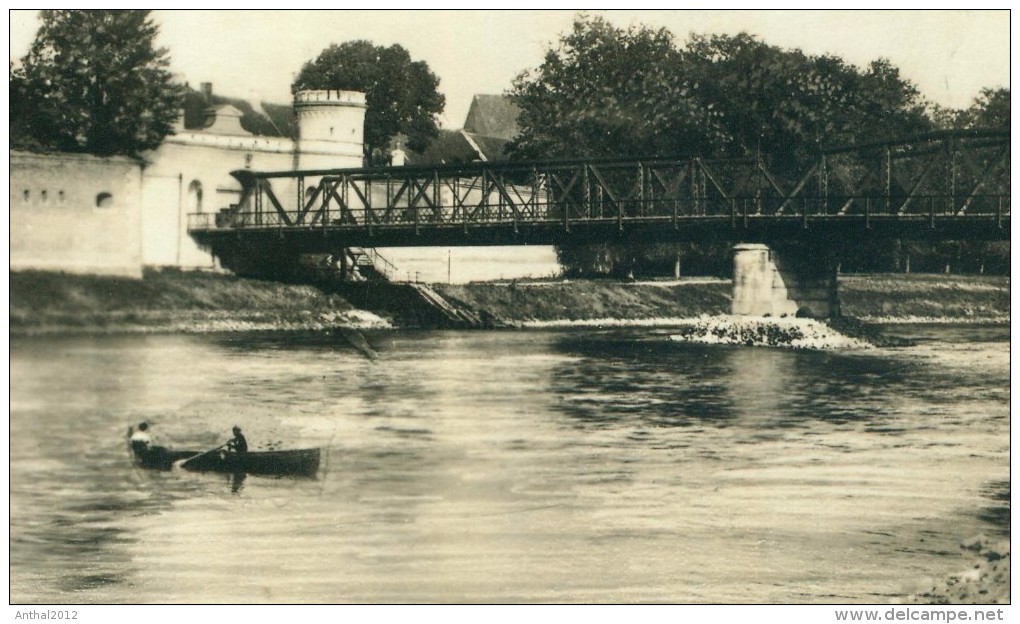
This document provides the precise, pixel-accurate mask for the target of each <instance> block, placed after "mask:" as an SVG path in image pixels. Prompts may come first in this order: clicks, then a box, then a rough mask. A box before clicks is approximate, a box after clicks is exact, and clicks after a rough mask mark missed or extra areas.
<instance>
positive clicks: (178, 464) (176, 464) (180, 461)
mask: <svg viewBox="0 0 1020 624" xmlns="http://www.w3.org/2000/svg"><path fill="white" fill-rule="evenodd" d="M228 444H230V442H224V443H223V444H221V445H219V446H217V447H216V448H212V449H209V450H208V451H203V452H201V453H199V454H198V455H192V456H191V457H185V458H184V459H178V460H177V461H175V462H174V468H180V467H181V466H183V465H184V464H186V463H188V462H189V461H191V460H193V459H198V458H199V457H205V456H206V455H208V454H209V453H215V452H216V451H218V450H220V449H221V448H223V447H224V446H226V445H228Z"/></svg>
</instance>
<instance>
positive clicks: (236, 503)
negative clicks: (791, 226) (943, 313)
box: [10, 327, 1010, 603]
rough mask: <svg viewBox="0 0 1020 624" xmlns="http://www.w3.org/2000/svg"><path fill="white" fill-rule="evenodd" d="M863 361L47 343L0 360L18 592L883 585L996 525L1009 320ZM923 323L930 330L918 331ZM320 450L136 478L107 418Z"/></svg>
mask: <svg viewBox="0 0 1020 624" xmlns="http://www.w3.org/2000/svg"><path fill="white" fill-rule="evenodd" d="M888 331H893V332H897V331H898V332H902V333H904V334H907V335H910V336H909V337H911V338H915V339H916V338H920V340H919V341H918V342H919V346H918V347H916V348H909V349H890V350H874V351H869V352H855V353H835V352H829V353H815V352H794V351H784V350H772V349H754V348H745V347H728V346H706V345H688V344H683V343H676V342H671V341H669V340H668V339H667V338H666V336H665V335H658V334H656V333H649V332H647V331H634V330H615V331H609V332H465V333H458V332H380V333H375V334H369V335H368V340H369V342H370V343H371V345H372V347H373V349H375V350H376V351H378V353H379V357H378V358H376V359H375V360H369V359H368V358H365V357H364V356H363V355H362V353H361V352H359V351H357V350H355V349H353V348H352V347H350V345H349V344H348V343H347V341H346V340H345V339H344V338H343V336H342V335H332V334H329V333H309V334H246V335H221V336H198V337H182V336H142V337H97V338H40V339H31V340H20V341H15V342H14V344H13V345H12V350H11V388H12V394H11V421H10V434H11V549H10V553H11V600H12V602H58V603H59V602H73V603H78V602H103V603H105V602H147V601H153V602H404V601H407V602H465V601H467V602H473V601H478V602H513V601H529V602H535V601H540V602H559V601H566V602H632V601H667V602H875V601H881V602H884V601H886V600H888V599H889V598H891V597H895V596H897V595H899V594H901V593H904V592H908V591H911V590H912V589H913V586H912V585H911V583H914V582H920V581H922V580H923V579H924V578H927V577H939V576H942V575H944V574H945V573H947V572H951V571H956V569H957V568H958V567H959V565H960V562H961V560H960V559H959V552H958V548H957V547H956V544H957V543H958V541H959V540H960V539H961V538H964V537H969V535H971V534H973V533H976V532H979V531H981V532H985V533H990V534H996V533H997V534H1008V524H1009V490H1010V486H1009V467H1008V457H1009V440H1008V431H1009V353H1008V332H1006V333H1004V332H1003V331H1002V330H1001V328H1000V329H995V328H975V329H974V330H973V331H971V330H969V329H967V328H943V329H941V330H940V329H933V328H930V327H926V328H923V329H918V328H891V329H889V330H888ZM940 338H941V339H940ZM141 420H148V421H150V422H152V423H154V426H153V430H154V433H155V435H156V436H157V442H159V443H165V444H169V445H171V446H175V447H177V448H212V447H214V446H216V445H218V444H220V443H222V442H223V441H224V439H225V437H226V436H228V432H229V431H230V428H231V427H232V426H233V425H234V424H241V425H242V427H243V428H244V430H245V433H246V435H248V438H249V442H250V444H251V445H252V448H253V450H259V449H261V448H266V447H267V446H276V447H278V448H304V447H316V446H317V447H322V448H323V449H324V453H323V461H322V468H321V471H320V474H319V476H318V478H316V479H288V478H267V477H261V476H251V475H249V476H245V475H224V474H202V473H188V472H178V471H172V472H155V471H147V470H141V469H138V468H135V467H133V466H132V464H131V462H130V460H129V457H128V453H127V449H126V445H125V442H124V430H125V428H126V426H127V425H129V424H133V423H137V422H139V421H141Z"/></svg>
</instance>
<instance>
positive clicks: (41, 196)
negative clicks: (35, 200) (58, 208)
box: [39, 189, 49, 204]
mask: <svg viewBox="0 0 1020 624" xmlns="http://www.w3.org/2000/svg"><path fill="white" fill-rule="evenodd" d="M47 199H49V196H48V195H47V194H46V189H43V190H42V191H41V192H40V193H39V200H40V201H42V203H44V204H45V203H46V200H47Z"/></svg>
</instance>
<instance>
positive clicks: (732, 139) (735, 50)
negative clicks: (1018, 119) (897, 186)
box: [508, 15, 1009, 274]
mask: <svg viewBox="0 0 1020 624" xmlns="http://www.w3.org/2000/svg"><path fill="white" fill-rule="evenodd" d="M508 96H509V98H510V99H511V101H513V102H514V103H515V104H516V105H517V106H518V107H519V108H520V109H521V114H520V117H519V120H518V123H519V127H520V133H519V134H518V136H517V138H516V139H515V140H514V141H513V142H512V143H511V145H510V147H509V153H510V156H511V157H512V158H519V159H548V158H602V157H628V156H629V157H645V158H647V157H669V158H689V157H693V156H701V157H706V158H712V157H754V158H758V157H760V158H761V159H762V160H763V161H765V163H766V165H767V168H768V170H769V171H770V172H771V173H773V174H775V175H777V176H778V177H779V178H780V179H783V178H785V179H786V181H787V182H791V183H792V182H793V181H795V180H797V179H798V178H799V177H800V176H801V175H802V174H803V173H804V168H805V167H806V166H807V165H808V163H810V162H812V161H814V160H815V158H816V157H817V154H818V152H819V149H820V148H823V147H834V146H839V145H847V144H855V143H856V144H865V143H871V142H878V141H883V140H891V139H897V138H903V137H908V136H911V135H916V134H919V133H922V132H926V131H929V130H933V129H935V128H936V127H1008V126H1009V89H997V90H993V89H986V90H985V91H983V92H982V94H981V96H980V97H979V98H978V99H977V100H976V101H975V103H974V105H973V106H972V107H971V108H970V109H968V110H966V111H946V110H941V111H939V110H938V109H937V107H935V106H933V105H931V104H930V103H929V102H927V101H925V99H924V98H923V97H922V96H921V94H920V92H919V91H918V89H917V88H916V87H915V86H914V85H913V84H912V83H911V82H910V81H909V80H907V79H906V78H904V77H903V76H902V75H901V74H900V72H899V70H898V69H897V68H896V67H895V66H893V65H892V64H891V63H890V62H889V61H888V60H885V59H877V60H874V61H872V62H871V63H869V64H868V65H867V66H866V67H863V68H861V67H857V66H854V65H852V64H849V63H847V62H846V61H844V60H843V59H842V58H840V57H838V56H833V55H810V54H806V53H804V52H803V51H801V50H796V49H793V50H791V49H784V48H780V47H777V46H773V45H769V44H767V43H765V42H763V41H761V40H759V39H757V38H756V37H753V36H751V35H748V34H746V33H741V34H738V35H696V36H692V37H691V38H690V39H689V40H688V41H687V42H686V43H685V44H684V45H678V44H677V42H676V41H675V39H674V37H673V35H672V34H671V33H670V32H669V31H668V30H666V29H653V28H649V27H647V26H640V25H638V26H631V27H629V28H626V29H622V28H618V27H615V26H613V25H612V24H610V23H609V22H607V21H606V20H605V19H603V18H601V17H590V16H586V15H580V16H578V17H577V18H576V19H575V21H574V24H573V28H572V30H571V31H569V32H567V33H565V34H564V35H562V36H561V37H560V39H559V41H558V42H557V43H555V44H554V45H553V46H552V47H551V48H550V49H549V50H548V51H547V52H546V54H545V57H544V59H543V61H542V63H541V64H540V65H539V66H538V67H536V68H534V69H531V70H528V71H525V72H523V73H521V74H520V75H518V76H517V78H516V79H515V80H514V83H513V86H512V88H511V89H510V90H509V92H508ZM830 166H837V165H835V164H830ZM844 166H853V164H852V163H849V164H848V163H844ZM694 247H696V246H691V245H687V246H672V245H662V246H657V247H655V248H647V249H634V248H630V247H629V246H626V245H620V246H616V247H612V246H607V245H601V246H583V245H582V246H571V247H569V248H568V247H564V246H561V247H560V248H558V253H559V256H560V259H561V263H562V264H563V265H564V267H565V268H566V269H567V270H568V272H569V271H574V272H580V273H583V274H590V273H593V272H594V273H598V272H615V273H618V274H620V273H622V274H626V273H627V272H628V271H629V270H632V269H634V267H635V266H638V265H641V264H642V263H644V264H646V265H647V266H649V267H651V266H655V265H657V266H658V267H660V268H661V267H672V266H673V265H674V263H675V262H676V252H677V250H678V249H683V250H684V254H685V257H687V258H691V257H692V254H691V251H692V249H693V250H694V251H695V252H697V253H696V255H697V257H698V258H699V259H701V260H704V262H703V264H705V265H706V266H707V265H709V264H711V263H712V262H717V261H720V262H728V261H729V251H728V249H727V248H726V246H725V245H723V244H718V245H717V247H718V249H708V247H702V248H698V249H694ZM701 260H699V261H701ZM681 262H687V261H686V260H682V261H681ZM688 264H689V263H688Z"/></svg>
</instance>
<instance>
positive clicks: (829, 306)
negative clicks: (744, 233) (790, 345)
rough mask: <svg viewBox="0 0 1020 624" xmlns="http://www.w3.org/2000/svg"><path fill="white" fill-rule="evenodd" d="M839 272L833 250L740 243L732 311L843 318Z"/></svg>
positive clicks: (736, 252) (736, 251)
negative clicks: (838, 289) (837, 278)
mask: <svg viewBox="0 0 1020 624" xmlns="http://www.w3.org/2000/svg"><path fill="white" fill-rule="evenodd" d="M836 273H837V260H836V257H835V256H834V254H832V252H831V250H824V249H804V248H789V249H773V248H770V247H768V246H767V245H762V244H759V243H745V244H740V245H736V246H735V247H734V248H733V304H732V306H733V307H732V310H731V311H732V313H733V314H737V315H743V316H775V317H781V316H801V317H810V318H830V317H835V316H839V296H838V291H837V283H836Z"/></svg>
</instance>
